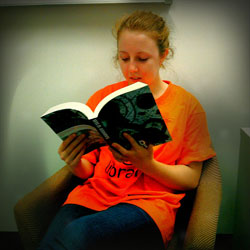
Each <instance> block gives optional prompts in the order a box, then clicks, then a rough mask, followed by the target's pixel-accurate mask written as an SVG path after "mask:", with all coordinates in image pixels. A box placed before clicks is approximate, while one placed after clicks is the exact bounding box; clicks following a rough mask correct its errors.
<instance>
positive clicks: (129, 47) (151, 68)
mask: <svg viewBox="0 0 250 250" xmlns="http://www.w3.org/2000/svg"><path fill="white" fill-rule="evenodd" d="M118 58H119V64H120V67H121V70H122V73H123V75H124V77H125V79H126V80H127V81H128V83H129V84H132V83H135V82H144V83H146V84H148V85H151V84H153V85H157V84H158V83H159V82H160V81H161V79H160V75H159V70H160V67H161V64H162V62H163V61H164V59H165V56H163V57H160V54H159V49H158V47H157V44H156V41H155V40H153V39H152V38H151V37H149V36H148V35H147V34H146V33H143V32H138V31H129V30H124V31H122V32H121V34H120V38H119V41H118Z"/></svg>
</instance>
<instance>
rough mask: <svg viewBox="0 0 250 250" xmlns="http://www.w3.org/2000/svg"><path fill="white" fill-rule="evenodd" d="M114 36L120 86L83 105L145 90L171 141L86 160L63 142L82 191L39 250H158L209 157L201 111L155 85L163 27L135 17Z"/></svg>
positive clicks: (79, 147) (178, 91) (74, 142)
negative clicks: (125, 90)
mask: <svg viewBox="0 0 250 250" xmlns="http://www.w3.org/2000/svg"><path fill="white" fill-rule="evenodd" d="M115 35H116V39H117V60H118V62H119V65H120V68H121V71H122V73H123V76H124V78H125V80H124V81H122V82H119V83H115V84H111V85H109V86H106V87H104V88H103V89H101V90H99V91H97V92H96V93H95V94H94V95H93V96H92V97H91V98H90V99H89V100H88V102H87V104H88V105H89V106H90V107H91V108H92V109H94V108H95V106H96V105H97V104H98V103H99V102H100V100H101V99H102V98H104V97H105V96H106V95H108V94H110V93H111V92H113V91H115V90H117V89H120V88H122V87H125V86H128V85H130V84H133V83H135V82H137V81H140V82H144V83H146V84H148V85H149V87H150V89H151V91H152V93H153V96H154V98H155V100H156V103H157V105H158V107H159V109H160V111H161V114H162V116H163V118H164V120H165V122H166V124H167V127H168V129H169V131H170V134H171V136H172V141H171V142H168V143H165V144H162V145H159V146H155V147H153V146H152V145H150V146H149V147H148V148H144V147H141V146H139V145H138V144H137V143H136V142H135V140H134V139H133V138H132V137H131V136H130V135H129V134H124V137H125V138H126V139H127V140H128V141H129V142H130V144H131V149H130V150H126V149H125V148H123V147H122V146H120V145H118V144H117V143H113V144H112V147H113V148H115V149H116V150H114V149H113V148H110V147H109V146H104V147H101V148H100V149H98V150H94V151H92V152H90V153H88V154H84V151H85V144H86V138H85V136H84V135H81V136H78V137H77V136H76V135H71V136H69V137H68V138H67V139H66V140H65V141H64V142H63V143H62V144H61V145H60V147H59V150H58V153H59V155H60V157H61V159H62V160H64V161H65V162H66V164H67V166H68V167H69V169H70V170H71V171H72V172H73V174H75V175H76V176H78V177H80V178H81V179H83V183H82V185H79V186H77V187H76V188H75V189H74V190H73V191H72V192H71V193H70V194H69V196H68V198H67V200H66V201H65V203H64V205H63V206H62V208H61V209H60V210H59V212H58V214H57V216H56V218H55V219H54V221H53V222H52V224H51V226H50V228H49V230H48V232H47V234H46V235H45V237H44V239H43V241H42V242H41V245H40V248H39V249H69V250H76V249H79V250H80V249H82V250H90V249H131V250H133V249H134V250H135V249H150V250H152V249H156V250H158V249H159V250H161V249H164V247H166V246H167V243H168V241H169V240H170V239H171V236H172V234H173V228H174V223H175V215H176V211H177V209H178V207H179V206H180V200H181V199H182V198H183V197H184V195H185V193H184V192H185V190H190V189H194V188H196V187H197V185H198V183H199V178H200V174H201V169H202V162H203V161H204V160H206V159H208V158H210V157H213V156H215V152H214V151H213V149H212V148H211V141H210V137H209V133H208V128H207V123H206V115H205V112H204V110H203V108H202V107H201V105H200V103H199V102H198V101H197V99H196V98H195V97H194V96H192V95H191V94H190V93H188V92H187V91H185V90H184V89H183V88H182V87H180V86H177V85H175V84H173V83H171V82H170V81H166V80H162V79H161V77H160V73H159V70H160V68H161V67H162V66H163V63H164V61H165V60H166V59H167V58H168V56H169V54H170V53H171V52H172V50H171V48H170V46H169V30H168V27H167V26H166V23H165V21H164V20H163V19H162V18H161V17H160V16H158V15H156V14H153V13H151V12H144V11H136V12H134V13H132V14H131V15H129V16H126V17H123V18H122V19H121V20H119V21H118V23H117V24H116V28H115ZM125 162H126V164H125ZM127 162H130V164H127Z"/></svg>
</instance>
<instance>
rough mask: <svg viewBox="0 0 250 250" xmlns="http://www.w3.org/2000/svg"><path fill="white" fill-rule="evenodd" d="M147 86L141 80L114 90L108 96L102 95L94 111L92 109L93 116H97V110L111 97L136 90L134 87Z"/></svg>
mask: <svg viewBox="0 0 250 250" xmlns="http://www.w3.org/2000/svg"><path fill="white" fill-rule="evenodd" d="M145 86H147V84H145V83H142V82H136V83H134V84H131V85H129V86H127V87H124V88H121V89H118V90H116V91H115V92H113V93H111V94H109V95H108V96H106V97H104V98H103V99H102V100H101V101H100V102H99V103H98V105H97V106H96V108H95V111H94V114H95V115H94V116H95V117H97V116H98V114H99V112H100V111H101V109H102V107H103V106H104V105H105V104H107V103H108V102H109V101H110V100H112V99H113V98H115V97H116V96H119V95H122V94H124V93H127V92H130V91H133V90H136V89H140V88H142V87H145Z"/></svg>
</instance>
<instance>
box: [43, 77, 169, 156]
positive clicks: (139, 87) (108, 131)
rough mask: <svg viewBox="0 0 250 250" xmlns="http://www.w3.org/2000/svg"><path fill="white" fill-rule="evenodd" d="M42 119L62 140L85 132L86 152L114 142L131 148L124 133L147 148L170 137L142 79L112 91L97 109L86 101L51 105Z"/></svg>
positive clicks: (166, 140)
mask: <svg viewBox="0 0 250 250" xmlns="http://www.w3.org/2000/svg"><path fill="white" fill-rule="evenodd" d="M41 118H42V119H43V121H45V122H46V123H47V124H48V125H49V126H50V127H51V129H52V130H53V131H54V132H55V133H56V134H57V135H58V136H59V137H60V138H61V139H62V140H65V139H66V138H67V137H68V136H69V135H71V134H72V133H76V134H77V135H80V134H82V133H86V134H87V136H88V140H87V149H86V151H85V153H88V152H90V151H92V150H94V149H96V148H99V147H101V146H104V145H111V144H112V143H113V142H117V143H119V144H120V145H122V146H123V147H125V148H126V149H129V148H130V146H131V145H130V143H129V142H128V140H127V139H126V138H125V137H124V136H123V133H124V132H127V133H128V134H130V135H131V136H132V137H133V138H134V139H135V140H136V141H137V142H138V144H140V145H141V146H144V147H147V146H148V145H149V144H152V145H159V144H162V143H165V142H168V141H170V140H171V136H170V134H169V132H168V129H167V126H166V124H165V122H164V120H163V118H162V116H161V113H160V111H159V109H158V107H157V105H156V103H155V100H154V97H153V95H152V93H151V91H150V88H149V87H148V85H147V84H145V83H141V82H137V83H134V84H132V85H129V86H127V87H124V88H121V89H119V90H117V91H115V92H113V93H111V94H109V95H108V96H106V97H105V98H104V99H102V100H101V101H100V103H99V104H98V105H97V106H96V109H95V111H94V112H93V111H92V110H91V109H90V108H89V107H88V106H87V105H85V104H82V103H78V102H68V103H63V104H60V105H57V106H54V107H52V108H50V109H49V110H48V111H47V112H46V113H45V114H43V115H42V116H41Z"/></svg>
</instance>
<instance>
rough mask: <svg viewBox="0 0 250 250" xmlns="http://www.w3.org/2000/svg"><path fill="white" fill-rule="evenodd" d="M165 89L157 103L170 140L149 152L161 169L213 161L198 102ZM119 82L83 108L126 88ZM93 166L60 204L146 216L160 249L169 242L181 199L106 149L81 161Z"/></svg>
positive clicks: (183, 92) (172, 88)
mask: <svg viewBox="0 0 250 250" xmlns="http://www.w3.org/2000/svg"><path fill="white" fill-rule="evenodd" d="M165 82H166V84H168V85H169V86H168V88H167V90H166V91H165V93H164V94H163V95H162V96H160V97H159V98H158V99H156V103H157V105H158V107H159V110H160V112H161V114H162V116H163V118H164V120H165V122H166V125H167V127H168V129H169V132H170V134H171V137H172V141H171V142H167V143H165V144H162V145H158V146H155V147H154V158H155V159H156V160H157V161H159V162H163V163H165V164H169V165H172V166H173V167H174V166H175V165H177V164H184V165H187V164H189V163H190V162H193V161H204V160H206V159H208V158H211V157H213V156H215V152H214V150H213V149H212V147H211V140H210V136H209V132H208V128H207V122H206V114H205V112H204V110H203V108H202V107H201V105H200V103H199V102H198V101H197V99H196V98H195V97H194V96H192V95H191V94H190V93H188V92H187V91H186V90H184V89H183V88H182V87H179V86H177V85H174V84H172V83H171V82H169V81H165ZM127 85H128V84H127V82H126V81H123V82H119V83H115V84H112V85H109V86H106V87H104V88H103V89H101V90H99V91H97V92H96V93H95V94H94V95H93V96H92V97H91V98H90V99H89V100H88V102H87V104H88V105H89V106H90V108H91V109H92V110H94V109H95V107H96V105H97V104H98V103H99V102H100V100H101V99H103V98H104V97H105V96H107V95H108V94H110V93H111V92H114V91H115V90H117V89H120V88H122V87H125V86H127ZM82 157H84V158H86V159H87V160H89V161H90V162H91V163H93V164H94V165H95V169H94V175H93V176H92V177H91V178H89V179H88V180H86V181H85V182H84V183H83V184H82V185H79V186H77V187H76V188H75V189H74V190H73V191H72V192H71V193H70V194H69V196H68V198H67V200H66V202H65V204H68V203H71V204H78V205H82V206H85V207H88V208H91V209H94V210H97V211H100V210H104V209H107V208H108V207H110V206H113V205H116V204H118V203H121V202H126V203H130V204H134V205H136V206H138V207H140V208H142V209H143V210H144V211H146V212H147V213H148V214H149V215H150V216H151V217H152V218H153V220H154V221H155V223H156V224H157V226H158V228H159V230H160V232H161V234H162V237H163V240H164V242H165V244H166V243H167V241H169V240H170V239H171V236H172V234H173V229H174V223H175V215H176V211H177V209H178V207H179V206H180V200H181V199H182V198H183V197H184V196H185V194H184V193H180V192H176V191H175V190H172V189H169V188H167V187H166V186H164V185H163V184H161V183H159V182H158V181H157V180H155V179H153V178H151V177H149V176H147V175H146V174H144V173H143V172H141V171H140V170H138V169H136V168H135V167H134V166H132V165H125V164H123V163H120V162H118V161H116V160H115V159H114V157H113V155H112V153H111V152H110V151H109V149H108V146H104V147H101V148H100V149H98V150H94V151H92V152H90V153H88V154H86V155H84V156H82Z"/></svg>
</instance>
